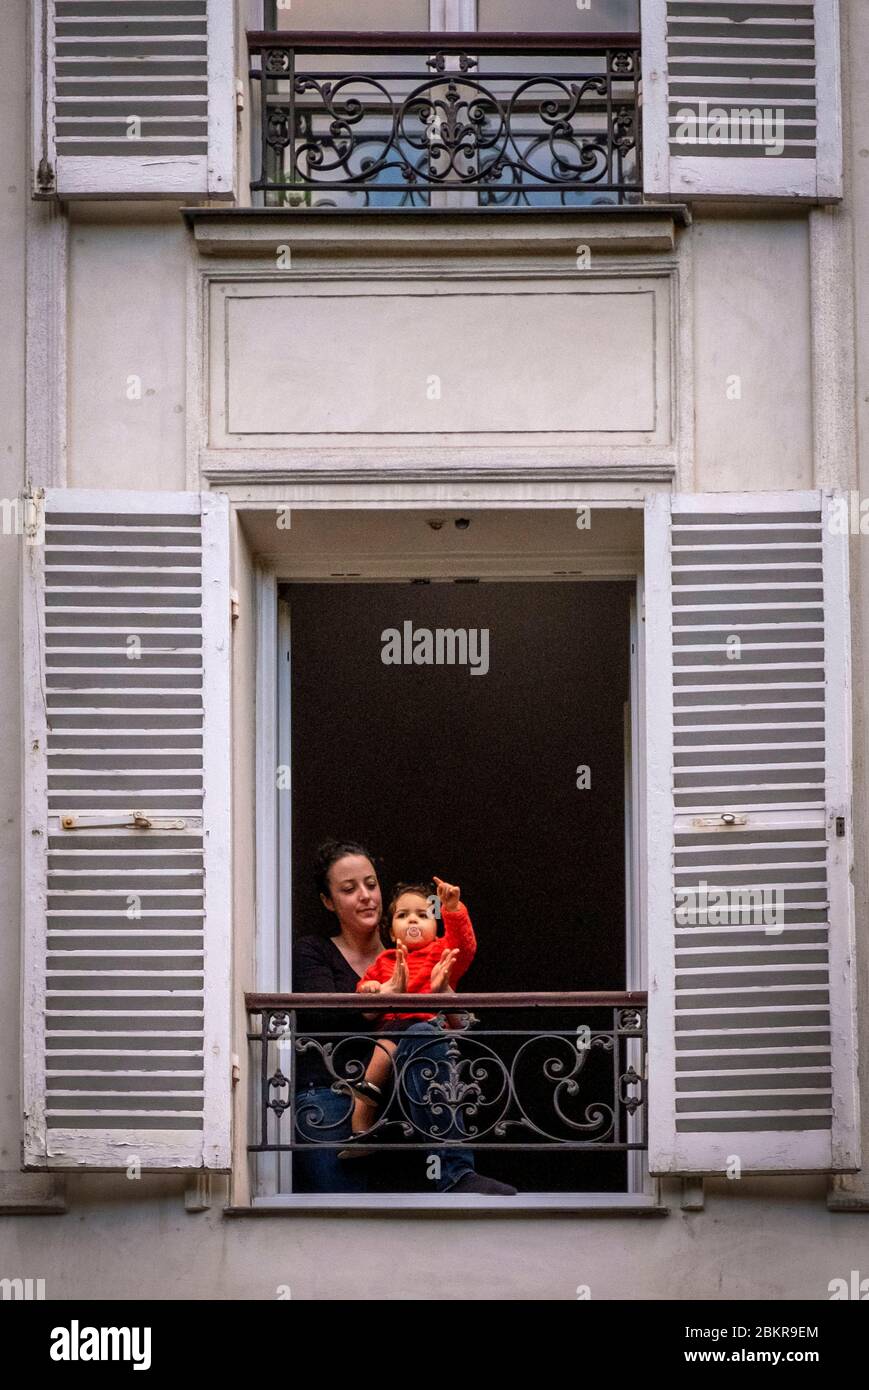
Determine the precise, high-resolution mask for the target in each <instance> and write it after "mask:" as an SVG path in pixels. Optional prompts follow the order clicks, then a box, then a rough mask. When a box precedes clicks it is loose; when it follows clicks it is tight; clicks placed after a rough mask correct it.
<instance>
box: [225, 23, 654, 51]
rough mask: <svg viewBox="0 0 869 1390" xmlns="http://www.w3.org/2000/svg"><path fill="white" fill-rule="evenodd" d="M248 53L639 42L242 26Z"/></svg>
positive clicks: (621, 37) (628, 35)
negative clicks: (244, 31)
mask: <svg viewBox="0 0 869 1390" xmlns="http://www.w3.org/2000/svg"><path fill="white" fill-rule="evenodd" d="M247 47H248V52H249V53H261V52H262V51H263V49H268V48H277V49H281V48H284V49H294V50H295V51H296V52H297V53H408V54H413V53H431V52H437V53H467V52H471V53H494V54H498V55H501V54H509V53H516V54H521V55H525V54H529V53H604V52H606V51H607V50H608V49H611V48H639V47H640V35H639V32H637V31H633V30H631V31H628V30H625V31H624V32H613V33H599V34H579V33H569V32H568V33H556V34H522V33H503V34H498V33H490V32H481V31H469V32H464V33H456V32H455V31H451V32H448V33H441V32H438V31H437V30H427V29H424V30H418V31H414V32H412V33H411V32H408V33H402V32H401V31H395V30H384V31H383V32H382V33H372V32H358V31H356V30H344V31H341V30H335V29H304V30H301V29H300V30H298V31H297V32H292V31H291V30H285V29H281V30H264V29H257V30H248V34H247Z"/></svg>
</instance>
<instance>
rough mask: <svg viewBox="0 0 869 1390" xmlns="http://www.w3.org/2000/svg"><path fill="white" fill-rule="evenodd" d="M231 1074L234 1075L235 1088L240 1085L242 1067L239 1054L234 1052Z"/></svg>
mask: <svg viewBox="0 0 869 1390" xmlns="http://www.w3.org/2000/svg"><path fill="white" fill-rule="evenodd" d="M231 1074H232V1084H233V1086H237V1085H238V1083H239V1081H240V1080H241V1065H240V1063H239V1060H238V1053H237V1052H233V1054H232V1073H231Z"/></svg>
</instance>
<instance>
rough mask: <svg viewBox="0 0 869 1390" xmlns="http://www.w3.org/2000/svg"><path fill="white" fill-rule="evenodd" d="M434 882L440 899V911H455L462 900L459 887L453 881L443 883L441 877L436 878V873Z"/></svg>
mask: <svg viewBox="0 0 869 1390" xmlns="http://www.w3.org/2000/svg"><path fill="white" fill-rule="evenodd" d="M434 884H435V887H436V888H437V890H438V897H439V898H440V900H441V909H442V911H444V912H455V910H456V908H457V907H458V906H459V903H460V902H461V900H462V893H461V889H460V888H459V887H458V886H457V884H455V883H444V881H443V879H442V878H438V877H437V875H435V879H434Z"/></svg>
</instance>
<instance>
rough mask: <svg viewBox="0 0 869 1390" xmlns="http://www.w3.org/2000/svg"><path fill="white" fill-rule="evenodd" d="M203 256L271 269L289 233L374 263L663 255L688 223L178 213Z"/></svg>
mask: <svg viewBox="0 0 869 1390" xmlns="http://www.w3.org/2000/svg"><path fill="white" fill-rule="evenodd" d="M183 216H184V219H185V221H186V223H187V225H188V227H189V228H190V229H191V231H192V232H193V235H194V238H195V241H196V248H197V250H198V251H199V253H200V254H201V255H203V256H239V255H242V256H245V257H251V258H255V257H257V256H259V257H265V258H266V259H267V260H268V261H269V262H270V269H273V268H274V263H275V237H276V236H278V235H286V232H287V229H288V228H290V227H291V228H292V232H293V254H294V255H295V253H296V250H298V251H299V252H300V253H301V254H302V255H304V253H305V251H306V250H307V252H308V253H309V255H310V254H314V253H317V252H319V253H324V252H328V253H330V254H336V253H343V254H348V253H357V254H359V253H364V254H367V255H375V256H378V257H383V256H395V255H398V254H402V255H406V254H408V253H416V254H419V255H420V256H423V257H427V258H430V257H431V256H433V255H438V254H441V255H449V256H453V255H455V254H456V253H457V252H458V251H462V252H471V253H473V252H479V253H482V254H485V255H487V256H488V255H491V254H492V253H493V252H498V251H501V252H503V253H505V254H508V255H509V254H511V253H512V254H516V253H517V252H526V253H527V252H529V251H530V252H532V253H533V254H534V255H535V256H539V255H540V254H541V253H542V252H544V251H546V250H549V251H551V252H552V253H553V254H557V255H559V256H563V255H564V254H565V253H567V252H569V253H570V264H571V265H573V264H574V263H575V257H576V247H577V243H578V242H579V243H582V244H583V245H585V246H587V247H588V248H589V250H590V251H594V252H597V251H611V252H625V251H637V252H655V251H656V252H664V253H670V254H672V252H673V251H674V249H675V246H676V229H677V228H679V227H685V226H688V225H689V224H690V221H691V216H690V213H689V211H688V208H687V207H686V206H685V205H684V204H682V203H639V204H633V205H626V206H612V207H587V208H542V209H541V208H502V209H500V210H499V209H481V208H466V209H464V210H463V209H460V208H459V209H457V208H443V209H436V208H422V209H420V208H417V209H413V208H405V209H403V210H402V209H399V210H391V211H390V210H387V209H382V208H368V209H361V210H360V209H349V208H348V209H341V208H250V207H238V208H233V209H226V208H197V207H190V208H184V209H183Z"/></svg>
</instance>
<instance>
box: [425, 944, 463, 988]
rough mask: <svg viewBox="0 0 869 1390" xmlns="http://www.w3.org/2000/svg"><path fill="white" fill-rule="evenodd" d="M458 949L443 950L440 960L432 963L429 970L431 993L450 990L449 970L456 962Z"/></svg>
mask: <svg viewBox="0 0 869 1390" xmlns="http://www.w3.org/2000/svg"><path fill="white" fill-rule="evenodd" d="M458 954H459V953H458V951H444V953H443V955H442V956H441V958H440V960H439V961H437V962H436V963H435V965H434V968H433V969H432V972H431V992H432V994H445V993H447V992H448V991H449V992H450V993H451V992H452V985H451V984H450V971H451V970H452V968H453V966H454V965H455V963H456V957H457V956H458Z"/></svg>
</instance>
